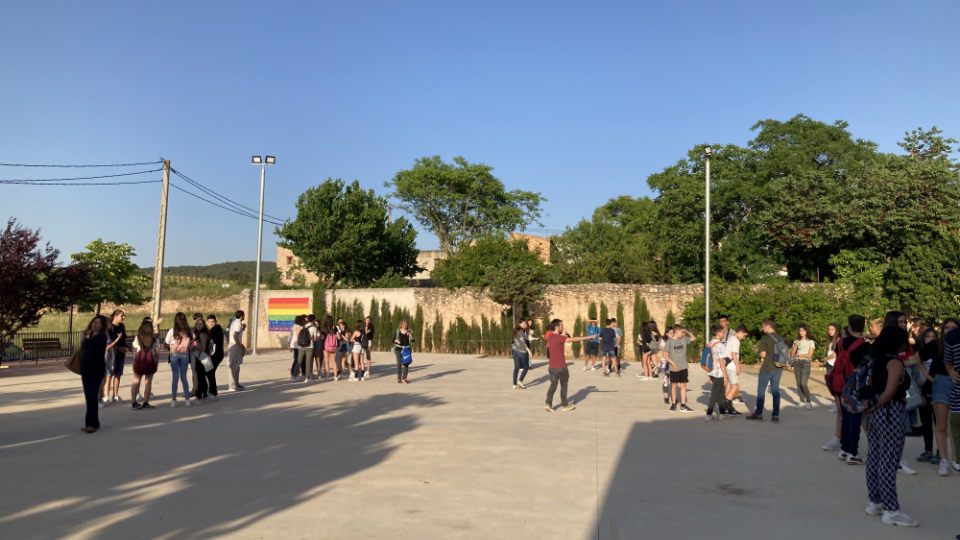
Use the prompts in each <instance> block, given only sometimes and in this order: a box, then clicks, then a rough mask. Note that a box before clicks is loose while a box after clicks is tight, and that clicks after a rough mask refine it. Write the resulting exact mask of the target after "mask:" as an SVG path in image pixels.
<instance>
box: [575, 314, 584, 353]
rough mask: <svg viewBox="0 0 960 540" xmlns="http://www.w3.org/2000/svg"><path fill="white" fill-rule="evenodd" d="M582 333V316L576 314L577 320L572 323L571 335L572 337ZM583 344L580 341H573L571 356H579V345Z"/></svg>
mask: <svg viewBox="0 0 960 540" xmlns="http://www.w3.org/2000/svg"><path fill="white" fill-rule="evenodd" d="M582 334H583V317H581V316H580V315H577V320H576V321H574V323H573V335H574V337H576V336H580V335H582ZM582 344H583V342H582V341H575V342H573V357H574V358H580V346H581V345H582Z"/></svg>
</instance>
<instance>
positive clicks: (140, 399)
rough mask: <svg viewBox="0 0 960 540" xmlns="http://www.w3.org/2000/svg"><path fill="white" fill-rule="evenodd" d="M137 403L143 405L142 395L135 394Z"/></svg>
mask: <svg viewBox="0 0 960 540" xmlns="http://www.w3.org/2000/svg"><path fill="white" fill-rule="evenodd" d="M137 401H139V402H140V403H143V394H137Z"/></svg>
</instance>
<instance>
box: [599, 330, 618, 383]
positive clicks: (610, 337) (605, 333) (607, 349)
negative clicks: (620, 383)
mask: <svg viewBox="0 0 960 540" xmlns="http://www.w3.org/2000/svg"><path fill="white" fill-rule="evenodd" d="M605 322H606V323H607V326H606V327H605V328H604V329H603V330H601V331H600V342H601V349H600V360H601V362H602V363H603V376H604V377H607V376H609V374H610V372H609V371H607V360H608V359H609V360H610V371H613V362H614V359H615V358H616V356H617V342H618V339H617V332H616V330H614V328H613V319H607V320H606V321H605ZM619 376H620V370H619V369H618V370H617V377H619Z"/></svg>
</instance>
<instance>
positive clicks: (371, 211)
mask: <svg viewBox="0 0 960 540" xmlns="http://www.w3.org/2000/svg"><path fill="white" fill-rule="evenodd" d="M387 212H388V205H387V201H386V199H384V198H383V197H379V196H377V195H376V194H374V192H373V190H364V189H362V188H361V187H360V183H359V182H357V181H354V182H353V183H352V184H350V185H345V184H344V182H343V181H342V180H339V179H337V180H333V179H328V180H327V181H325V182H323V183H322V184H320V185H319V186H317V187H313V188H310V189H308V190H307V191H305V192H304V193H302V194H301V195H300V197H299V198H298V199H297V217H296V219H295V220H293V221H290V222H287V223H285V224H284V225H283V226H282V227H277V230H276V231H277V235H278V236H279V237H280V238H281V239H282V241H281V242H280V245H281V246H283V247H285V248H288V249H290V250H291V251H293V254H294V255H296V256H297V258H298V259H300V266H302V267H303V268H305V269H307V270H308V271H310V272H313V273H315V274H317V275H318V276H320V279H321V281H322V282H323V284H324V287H330V286H332V285H334V284H336V283H340V282H343V283H345V284H347V285H350V286H359V287H366V286H370V285H372V284H374V283H376V282H377V281H378V280H380V279H383V278H385V277H389V279H390V280H396V278H397V276H401V277H412V276H413V275H415V274H416V273H417V272H419V271H420V270H421V268H420V267H419V266H417V248H416V238H417V232H416V230H414V228H413V226H412V225H411V224H410V222H409V221H407V220H406V219H405V218H402V217H401V218H399V219H396V220H393V222H391V223H388V222H387Z"/></svg>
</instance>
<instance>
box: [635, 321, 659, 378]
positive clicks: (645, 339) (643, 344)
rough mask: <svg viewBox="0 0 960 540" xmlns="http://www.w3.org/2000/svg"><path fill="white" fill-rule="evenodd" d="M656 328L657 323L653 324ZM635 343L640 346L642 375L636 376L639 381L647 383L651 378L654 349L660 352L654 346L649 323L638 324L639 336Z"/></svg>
mask: <svg viewBox="0 0 960 540" xmlns="http://www.w3.org/2000/svg"><path fill="white" fill-rule="evenodd" d="M653 324H654V326H656V324H657V323H653ZM637 342H638V343H639V344H640V361H641V363H642V365H643V373H640V374H637V377H639V378H640V380H641V381H649V380H650V379H651V378H652V377H653V354H654V349H655V348H656V350H657V351H659V350H660V348H659V347H657V346H656V345H654V341H653V334H651V332H650V323H649V322H644V323H640V335H639V336H637Z"/></svg>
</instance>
